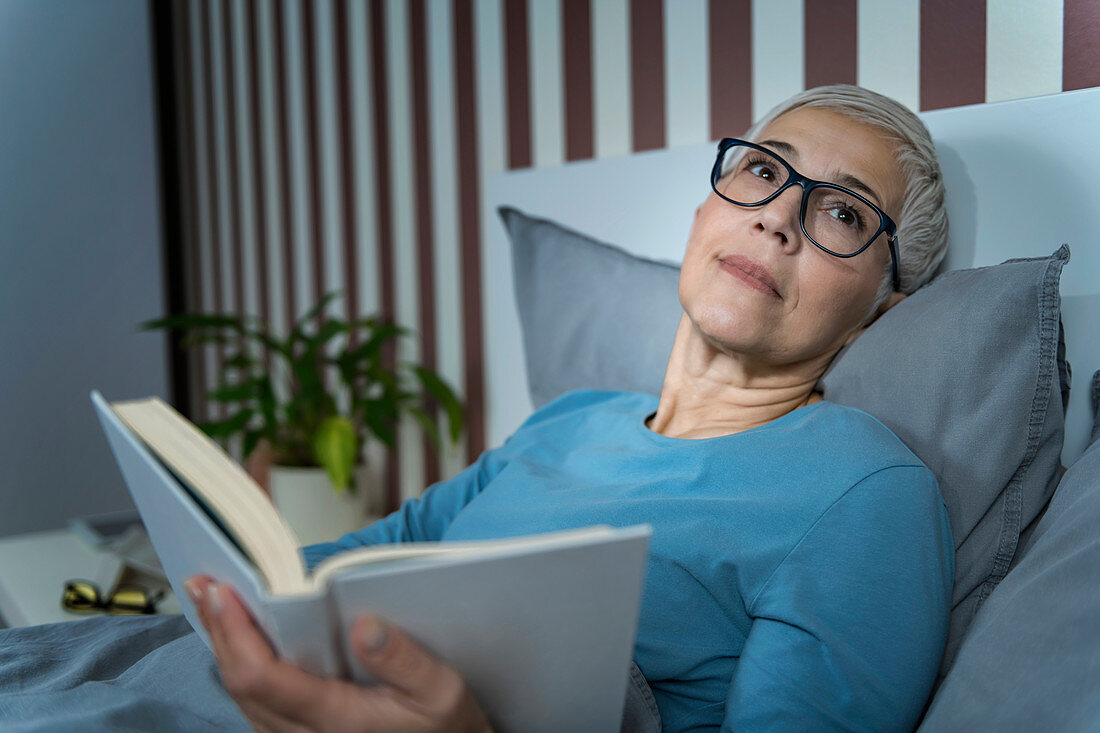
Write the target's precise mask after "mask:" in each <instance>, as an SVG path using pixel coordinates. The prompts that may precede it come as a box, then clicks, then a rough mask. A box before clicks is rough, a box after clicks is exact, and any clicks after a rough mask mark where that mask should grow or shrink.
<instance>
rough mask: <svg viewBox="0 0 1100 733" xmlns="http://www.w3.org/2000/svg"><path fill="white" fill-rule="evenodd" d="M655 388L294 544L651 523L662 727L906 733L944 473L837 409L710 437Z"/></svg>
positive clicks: (940, 644) (940, 542)
mask: <svg viewBox="0 0 1100 733" xmlns="http://www.w3.org/2000/svg"><path fill="white" fill-rule="evenodd" d="M656 408H657V399H656V398H655V397H653V396H650V395H645V394H638V393H622V392H602V391H582V392H572V393H569V394H566V395H564V396H562V397H561V398H559V399H557V400H555V401H554V402H552V403H550V404H548V405H546V406H544V407H543V408H542V409H540V410H538V411H537V412H536V413H535V414H534V415H532V416H531V418H530V419H528V420H527V422H526V423H524V425H523V426H522V427H521V428H520V429H519V430H518V431H517V432H516V433H515V434H513V435H512V436H511V437H510V438H509V439H508V440H507V441H506V442H505V443H504V445H503V446H501V447H500V448H497V449H495V450H491V451H487V452H486V453H484V454H482V456H481V457H480V458H479V459H478V460H477V462H476V463H474V464H473V465H472V466H470V467H469V468H467V469H466V470H465V471H463V472H462V473H460V474H458V475H457V476H455V477H454V478H452V479H450V480H448V481H443V482H440V483H438V484H435V485H434V486H432V487H430V488H429V489H428V490H427V491H425V492H424V494H423V496H421V497H420V498H418V499H410V500H408V501H406V502H405V503H404V504H403V505H402V506H401V507H400V509H398V510H397V511H396V512H394V513H393V514H391V515H390V516H388V517H386V518H385V519H383V520H380V521H378V522H376V523H374V524H372V525H370V526H369V527H367V528H365V529H363V530H360V531H358V532H353V533H351V534H347V535H345V536H343V537H341V538H340V539H338V540H337V541H335V542H332V543H324V544H320V545H313V546H310V547H307V548H305V549H304V550H303V552H304V555H305V557H306V561H307V563H308V564H309V565H311V566H312V565H315V564H316V563H317V562H318V561H320V560H321V559H323V558H324V557H326V556H327V555H330V554H332V553H334V552H338V551H340V550H343V549H350V548H354V547H359V546H361V545H369V544H378V543H389V542H417V541H423V540H466V539H487V538H499V537H509V536H517V535H524V534H533V533H537V532H549V531H554V530H560V529H569V528H573V527H583V526H588V525H593V524H610V525H614V526H628V525H632V524H640V523H648V524H650V525H652V526H653V536H652V539H651V542H650V557H649V564H648V568H647V574H646V579H645V585H644V588H643V594H642V605H641V611H640V618H639V624H638V635H637V639H636V642H635V649H634V660H635V662H636V663H637V664H638V666H639V668H640V669H641V670H642V672H643V673H644V675H645V677H646V679H647V680H648V681H649V683H650V686H651V687H652V689H653V693H654V698H655V699H656V702H657V706H658V709H659V710H660V713H661V718H662V721H663V725H664V727H665V730H668V731H681V730H714V729H718V728H721V729H722V730H753V731H756V730H792V731H793V730H798V731H808V730H834V729H835V730H840V729H844V730H873V731H888V730H911V729H912V728H913V727H914V726H915V725H916V723H917V721H918V719H919V717H920V713H921V711H922V709H923V706H924V702H925V700H926V698H927V696H928V694H929V692H930V691H931V687H932V683H933V680H934V677H935V673H936V669H937V668H938V665H939V662H940V657H941V654H942V652H943V648H944V643H945V640H946V637H947V625H948V615H949V610H950V598H951V588H952V582H953V577H954V546H953V542H952V536H951V528H950V525H949V523H948V519H947V512H946V509H945V507H944V504H943V500H942V498H941V496H940V493H939V488H938V486H937V484H936V480H935V477H934V476H933V475H932V473H931V472H930V471H929V470H928V469H927V468H926V467H925V466H924V465H923V464H922V463H921V462H920V461H919V460H918V459H917V458H916V456H914V455H913V453H912V452H910V451H909V450H908V449H907V448H906V447H905V446H904V445H903V444H902V443H901V441H900V440H899V439H898V438H897V437H896V436H895V435H894V434H893V433H892V432H890V430H888V429H887V428H886V427H885V426H883V425H882V424H881V423H880V422H878V421H877V420H876V419H874V418H873V417H871V416H870V415H867V414H866V413H864V412H861V411H859V410H855V409H851V408H847V407H842V406H840V405H836V404H833V403H830V402H819V403H816V404H813V405H809V406H806V407H802V408H800V409H797V410H795V411H793V412H791V413H789V414H787V415H785V416H783V417H781V418H779V419H777V420H774V421H772V422H770V423H768V424H766V425H763V426H760V427H758V428H755V429H752V430H747V431H743V432H740V433H735V434H732V435H726V436H721V437H716V438H707V439H701V440H686V439H678V438H669V437H666V436H663V435H660V434H659V433H655V432H653V431H651V430H649V428H647V427H646V424H645V420H646V418H647V417H648V416H649V415H651V414H652V413H654V412H655V411H656Z"/></svg>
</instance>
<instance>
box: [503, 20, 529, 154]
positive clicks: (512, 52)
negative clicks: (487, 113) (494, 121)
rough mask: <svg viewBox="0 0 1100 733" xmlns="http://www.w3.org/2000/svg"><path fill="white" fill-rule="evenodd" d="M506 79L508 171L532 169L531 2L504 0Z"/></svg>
mask: <svg viewBox="0 0 1100 733" xmlns="http://www.w3.org/2000/svg"><path fill="white" fill-rule="evenodd" d="M504 60H505V64H504V76H505V85H506V87H507V89H506V91H505V95H506V96H507V100H506V101H507V107H508V167H509V168H529V167H530V166H531V89H530V79H531V77H530V59H529V51H528V44H527V0H504Z"/></svg>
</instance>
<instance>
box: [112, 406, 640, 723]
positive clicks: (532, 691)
mask: <svg viewBox="0 0 1100 733" xmlns="http://www.w3.org/2000/svg"><path fill="white" fill-rule="evenodd" d="M92 402H93V403H94V405H95V408H96V412H97V414H98V415H99V419H100V422H101V423H102V425H103V429H104V431H105V433H106V434H107V438H108V441H109V442H110V444H111V448H112V450H113V451H114V454H115V457H116V459H117V460H118V463H119V467H120V468H121V470H122V473H123V476H124V478H125V479H126V483H127V485H128V486H129V487H130V492H131V494H132V495H133V498H134V502H135V504H136V505H137V507H138V511H140V512H141V515H142V520H143V522H144V523H145V526H146V528H147V530H148V532H149V535H150V538H151V539H152V542H153V545H154V547H155V548H156V551H157V555H158V556H159V558H160V561H161V564H162V565H163V566H164V570H165V572H166V574H167V575H168V579H169V582H170V583H171V584H172V588H173V590H174V591H175V593H176V595H177V597H178V598H179V600H180V603H181V605H182V606H183V608H184V612H185V614H186V615H187V617H188V620H189V621H191V625H192V626H194V627H195V629H196V630H197V631H198V632H199V633H200V634H202V635H203V637H204V638H205V636H206V635H205V631H204V630H203V628H202V626H201V624H200V623H199V621H198V618H197V615H196V614H195V610H194V608H193V606H192V605H191V603H190V601H189V599H188V598H187V595H186V593H185V592H184V589H183V582H184V581H185V580H187V578H189V577H191V576H193V575H200V574H201V575H209V576H211V577H213V578H215V579H216V580H218V581H220V582H225V583H229V584H231V585H232V586H233V587H234V589H235V590H236V591H237V593H238V595H240V597H241V599H242V600H243V601H244V602H245V604H246V605H247V606H248V607H249V609H250V611H251V612H252V614H253V616H254V617H255V618H256V621H257V623H258V624H259V626H260V627H261V628H262V629H263V630H264V632H265V633H266V634H267V636H268V638H269V639H270V641H271V643H272V645H273V646H274V647H275V649H276V651H277V652H278V653H279V655H280V656H282V657H284V658H287V659H290V660H292V661H294V662H295V663H296V664H298V665H299V666H301V667H303V668H305V669H307V670H308V671H311V672H313V673H315V674H320V675H325V676H341V677H348V678H351V679H355V680H357V681H360V682H364V683H369V682H370V681H371V680H370V678H369V676H368V675H367V674H366V672H365V671H364V670H363V669H361V667H360V666H359V665H358V662H357V661H356V659H355V656H354V654H353V653H352V651H351V647H350V645H349V644H348V642H347V634H348V633H349V631H350V628H351V626H352V624H353V623H354V622H355V620H356V619H357V618H358V617H359V616H360V615H361V614H363V613H366V612H370V613H377V614H380V615H381V616H383V617H384V618H386V619H388V620H389V621H390V622H392V623H395V624H397V625H398V626H401V627H402V628H404V629H405V630H406V631H407V632H409V633H410V634H412V636H413V637H414V638H416V639H418V640H419V641H420V642H421V643H422V644H424V645H425V646H426V647H427V648H428V649H429V650H431V651H432V652H433V653H435V654H436V655H437V656H439V657H440V658H442V659H444V660H445V661H447V662H448V663H449V664H451V665H452V666H454V667H455V668H456V669H457V670H458V671H459V672H460V673H461V674H462V675H463V677H464V678H465V679H466V681H467V683H468V684H469V685H470V688H471V690H472V691H473V692H474V695H475V696H476V697H477V699H478V701H479V702H480V703H481V705H482V707H483V708H484V709H485V710H486V712H487V714H488V715H489V718H490V721H491V722H492V723H493V724H494V726H495V727H496V728H497V729H498V730H504V731H508V730H514V731H543V730H545V731H558V730H618V725H619V719H620V716H621V713H622V707H623V701H624V699H625V694H626V683H627V676H628V673H629V668H630V661H631V652H632V648H633V641H634V634H635V631H636V626H637V619H638V608H639V601H640V597H641V587H642V579H643V575H644V571H645V562H646V553H647V548H648V540H649V535H650V528H649V527H648V526H644V525H643V526H637V527H628V528H623V529H613V528H610V527H605V526H599V527H588V528H583V529H578V530H569V531H564V532H554V533H550V534H544V535H534V536H529V537H519V538H514V539H507V540H487V541H479V542H425V543H410V544H401V545H383V546H378V547H364V548H362V549H357V550H353V551H349V552H345V553H341V554H339V555H335V556H333V557H331V558H328V559H327V560H325V561H324V562H323V563H321V564H320V565H318V566H317V567H316V568H315V569H314V570H313V572H307V570H306V568H305V567H304V564H303V562H302V559H301V556H300V555H299V552H298V547H299V543H298V540H297V538H296V537H295V536H294V532H293V530H292V529H291V528H290V527H289V525H288V524H287V523H286V522H285V521H284V520H283V518H282V517H281V516H280V515H279V513H278V511H277V510H276V508H275V507H274V506H273V505H272V504H271V502H270V500H269V499H268V498H267V496H266V494H264V493H263V491H262V490H261V489H260V487H259V486H258V485H257V484H256V483H255V482H254V481H253V480H252V478H251V477H249V476H248V474H247V473H245V471H244V470H243V469H242V468H241V467H240V466H239V465H238V464H237V463H236V462H235V461H233V459H232V458H230V457H229V456H228V455H227V454H226V453H225V452H224V451H223V450H222V449H221V447H220V446H218V445H217V443H215V442H214V441H212V440H211V439H210V438H208V437H207V436H206V435H204V434H203V433H202V432H201V431H199V430H198V428H196V427H195V426H194V425H192V424H191V423H190V422H189V421H188V420H187V419H186V418H184V417H183V416H182V415H180V414H179V413H177V412H176V411H175V410H173V409H172V408H171V407H169V406H168V405H167V404H165V403H164V402H162V401H161V400H159V399H157V398H148V399H143V400H134V401H127V402H116V403H113V404H108V403H107V402H106V401H105V400H104V399H103V397H102V395H100V394H99V393H98V392H93V393H92ZM334 539H335V538H334Z"/></svg>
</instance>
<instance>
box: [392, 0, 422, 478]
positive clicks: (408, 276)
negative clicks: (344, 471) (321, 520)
mask: <svg viewBox="0 0 1100 733" xmlns="http://www.w3.org/2000/svg"><path fill="white" fill-rule="evenodd" d="M407 11H408V8H407V6H406V4H405V0H386V5H385V16H386V52H387V55H386V66H387V71H388V73H389V76H388V79H387V83H388V85H389V92H390V99H389V116H390V118H389V121H390V150H391V151H392V152H393V157H392V161H393V169H392V170H393V181H392V182H391V184H390V188H391V190H392V191H393V258H394V270H395V272H394V273H393V277H394V297H395V300H396V303H395V309H396V311H397V313H396V320H397V322H398V323H400V324H401V325H403V326H406V327H408V328H412V329H415V328H416V327H417V325H418V324H419V323H420V320H419V318H418V314H419V310H420V309H419V302H418V300H417V297H416V291H417V262H416V228H415V226H414V223H415V222H414V217H415V216H416V208H415V206H414V205H413V202H414V201H415V188H414V186H413V176H414V175H415V172H414V164H413V150H412V146H413V135H412V133H413V130H412V125H413V120H412V98H411V97H412V74H411V71H412V70H411V68H410V66H409V40H408V39H409V24H408V15H407ZM397 358H398V360H399V361H414V362H415V361H418V360H419V359H420V344H419V340H414V339H404V340H402V341H401V347H400V348H399V349H398V353H397ZM397 440H398V441H399V445H400V456H401V496H402V498H407V497H410V496H419V494H420V492H421V490H422V489H423V488H424V458H423V453H424V450H423V444H422V441H421V433H420V430H419V428H418V427H417V425H416V423H415V422H413V421H412V420H410V419H408V418H403V419H402V420H401V422H400V424H399V425H398V429H397Z"/></svg>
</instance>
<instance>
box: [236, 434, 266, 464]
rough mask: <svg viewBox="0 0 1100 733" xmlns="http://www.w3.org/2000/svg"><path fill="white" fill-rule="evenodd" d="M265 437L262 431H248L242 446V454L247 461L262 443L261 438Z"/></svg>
mask: <svg viewBox="0 0 1100 733" xmlns="http://www.w3.org/2000/svg"><path fill="white" fill-rule="evenodd" d="M262 437H264V434H263V431H262V430H246V431H245V433H244V442H243V443H242V444H241V452H242V454H243V455H244V457H245V458H246V459H247V458H248V457H249V456H250V455H252V451H254V450H256V445H257V444H258V443H259V442H260V438H262Z"/></svg>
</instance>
